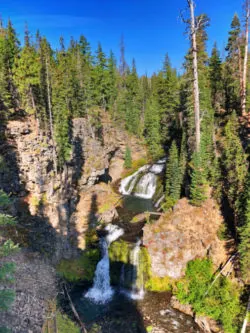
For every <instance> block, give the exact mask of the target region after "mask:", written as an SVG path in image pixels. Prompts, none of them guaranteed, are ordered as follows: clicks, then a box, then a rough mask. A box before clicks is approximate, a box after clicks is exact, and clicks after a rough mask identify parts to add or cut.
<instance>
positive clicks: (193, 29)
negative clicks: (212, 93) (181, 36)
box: [187, 0, 201, 152]
mask: <svg viewBox="0 0 250 333" xmlns="http://www.w3.org/2000/svg"><path fill="white" fill-rule="evenodd" d="M187 2H188V6H189V9H190V18H191V26H190V29H191V31H190V34H191V39H192V56H193V76H194V78H193V79H194V86H193V90H194V115H195V147H196V151H197V152H199V151H200V140H201V133H200V98H199V80H198V62H197V44H196V24H195V17H194V2H193V0H187Z"/></svg>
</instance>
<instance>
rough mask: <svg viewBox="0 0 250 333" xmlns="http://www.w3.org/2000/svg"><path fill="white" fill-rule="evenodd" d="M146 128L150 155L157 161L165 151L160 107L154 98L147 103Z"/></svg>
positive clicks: (145, 133)
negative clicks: (162, 142) (162, 143)
mask: <svg viewBox="0 0 250 333" xmlns="http://www.w3.org/2000/svg"><path fill="white" fill-rule="evenodd" d="M144 127H145V128H144V136H145V138H146V142H147V145H148V151H149V155H150V157H151V158H152V160H157V159H158V158H159V157H161V156H162V155H163V149H162V145H161V140H162V139H161V123H160V112H159V105H158V103H157V101H156V100H155V99H154V98H153V96H152V97H151V98H150V99H149V100H148V101H147V105H146V111H145V122H144Z"/></svg>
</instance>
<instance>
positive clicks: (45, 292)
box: [0, 250, 57, 333]
mask: <svg viewBox="0 0 250 333" xmlns="http://www.w3.org/2000/svg"><path fill="white" fill-rule="evenodd" d="M2 260H3V261H4V259H2ZM6 260H7V261H8V262H13V263H15V265H16V272H15V283H14V285H11V288H12V289H14V291H15V293H16V296H15V301H14V303H13V304H12V306H11V308H10V309H9V310H8V311H7V312H6V311H4V312H2V311H0V323H1V326H6V327H8V328H11V332H13V333H28V332H32V333H40V332H41V329H42V325H43V322H44V320H45V317H46V307H47V305H48V304H47V302H48V301H49V300H51V299H53V298H55V297H56V295H57V290H56V273H55V270H54V269H53V268H52V266H50V265H48V264H46V263H45V262H44V261H43V259H42V258H41V257H40V256H39V255H38V254H35V253H31V252H29V251H26V250H21V251H20V252H19V253H17V254H15V255H12V256H9V257H8V258H6ZM1 287H2V286H1ZM7 287H10V286H8V285H7Z"/></svg>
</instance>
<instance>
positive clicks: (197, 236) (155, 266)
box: [143, 198, 227, 279]
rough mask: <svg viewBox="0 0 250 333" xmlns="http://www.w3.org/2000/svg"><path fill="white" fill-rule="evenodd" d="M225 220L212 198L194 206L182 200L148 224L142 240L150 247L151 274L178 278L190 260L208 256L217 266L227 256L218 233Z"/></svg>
mask: <svg viewBox="0 0 250 333" xmlns="http://www.w3.org/2000/svg"><path fill="white" fill-rule="evenodd" d="M222 222H223V218H222V216H221V214H220V210H219V208H218V207H217V205H216V203H215V201H214V200H213V199H208V200H207V201H206V202H205V203H204V204H203V205H202V207H195V206H192V205H190V204H189V203H188V201H187V199H186V198H183V199H181V200H180V201H179V202H178V203H177V204H176V205H175V206H174V208H173V211H172V212H169V213H166V214H163V215H162V216H161V218H160V219H159V220H158V221H157V222H156V223H154V224H152V225H151V224H146V225H145V227H144V233H143V242H144V245H145V246H146V247H147V249H148V251H149V254H150V257H151V265H152V273H153V275H155V276H158V277H164V276H168V277H170V278H174V279H178V278H180V277H181V276H183V275H184V273H185V268H186V264H187V263H188V261H190V260H193V259H195V258H202V257H205V256H206V255H209V256H210V257H211V258H212V260H213V262H214V264H215V265H216V267H219V266H220V264H222V263H224V262H225V261H226V259H227V254H226V250H225V242H224V241H221V240H219V238H218V236H217V234H218V230H219V228H220V226H221V224H222Z"/></svg>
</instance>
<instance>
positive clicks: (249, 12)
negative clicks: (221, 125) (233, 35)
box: [241, 0, 250, 116]
mask: <svg viewBox="0 0 250 333" xmlns="http://www.w3.org/2000/svg"><path fill="white" fill-rule="evenodd" d="M249 5H250V1H249V0H246V1H245V3H244V7H245V8H244V9H245V38H244V40H245V52H244V61H243V74H242V92H241V110H242V116H245V115H246V90H247V89H246V87H247V62H248V39H249V15H250V8H249Z"/></svg>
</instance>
